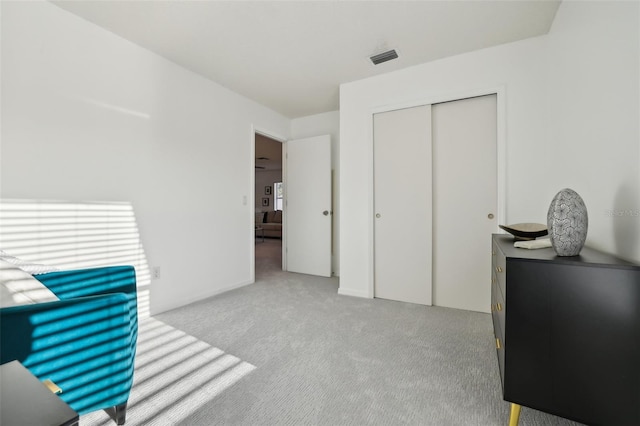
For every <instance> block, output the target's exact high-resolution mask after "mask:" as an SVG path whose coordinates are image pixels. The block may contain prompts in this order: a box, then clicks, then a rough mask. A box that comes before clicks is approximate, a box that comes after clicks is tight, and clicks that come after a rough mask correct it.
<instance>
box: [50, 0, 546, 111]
mask: <svg viewBox="0 0 640 426" xmlns="http://www.w3.org/2000/svg"><path fill="white" fill-rule="evenodd" d="M53 3H54V4H56V5H58V6H59V7H61V8H63V9H66V10H67V11H69V12H71V13H74V14H76V15H78V16H80V17H82V18H85V19H86V20H88V21H91V22H93V23H95V24H97V25H99V26H101V27H103V28H105V29H107V30H109V31H111V32H113V33H115V34H117V35H119V36H121V37H123V38H125V39H128V40H130V41H132V42H134V43H136V44H138V45H140V46H142V47H144V48H147V49H149V50H151V51H153V52H155V53H157V54H159V55H161V56H163V57H165V58H167V59H168V60H170V61H173V62H175V63H176V64H179V65H181V66H183V67H184V68H187V69H189V70H191V71H193V72H196V73H198V74H200V75H202V76H204V77H206V78H209V79H211V80H213V81H216V82H217V83H219V84H221V85H223V86H225V87H227V88H229V89H231V90H233V91H235V92H237V93H240V94H242V95H244V96H246V97H248V98H251V99H253V100H255V101H256V102H259V103H260V104H263V105H265V106H267V107H269V108H271V109H273V110H275V111H278V112H279V113H281V114H283V115H285V116H286V117H289V118H296V117H302V116H307V115H312V114H317V113H322V112H328V111H334V110H337V109H338V108H339V105H338V101H339V96H338V94H339V85H340V84H341V83H346V82H350V81H355V80H360V79H363V78H366V77H370V76H374V75H377V74H382V73H386V72H390V71H393V70H397V69H400V68H405V67H408V66H412V65H417V64H421V63H425V62H429V61H433V60H437V59H440V58H444V57H448V56H452V55H457V54H460V53H465V52H469V51H473V50H477V49H482V48H486V47H490V46H495V45H499V44H503V43H509V42H513V41H517V40H522V39H525V38H528V37H534V36H538V35H543V34H546V33H547V32H548V31H549V28H550V26H551V23H552V22H553V19H554V16H555V13H556V10H557V8H558V5H559V1H551V0H534V1H525V0H502V1H483V0H475V1H452V0H448V1H430V0H423V1H420V0H418V1H415V0H414V1H399V0H389V1H330V0H325V1H268V0H263V1H207V0H201V1H184V0H171V1H160V0H155V1H148V0H142V1H138V0H128V1H122V0H102V1H101V0H94V1H74V0H65V1H53ZM389 49H396V50H397V52H398V54H399V56H400V57H399V58H398V59H396V60H394V61H391V62H386V63H384V64H381V65H377V66H374V65H372V64H371V62H370V61H369V59H368V58H369V57H370V56H371V55H373V54H376V53H380V52H383V51H386V50H389Z"/></svg>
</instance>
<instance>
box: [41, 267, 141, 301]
mask: <svg viewBox="0 0 640 426" xmlns="http://www.w3.org/2000/svg"><path fill="white" fill-rule="evenodd" d="M34 278H36V279H37V280H38V281H40V282H41V283H43V284H44V285H45V286H47V288H48V289H49V290H51V291H52V292H53V293H54V294H55V295H56V296H58V297H59V298H60V299H73V298H76V297H82V296H95V295H98V294H111V293H127V294H129V295H131V294H134V295H135V294H136V272H135V269H134V268H133V266H106V267H100V268H91V269H77V270H71V271H56V272H48V273H46V274H40V275H34Z"/></svg>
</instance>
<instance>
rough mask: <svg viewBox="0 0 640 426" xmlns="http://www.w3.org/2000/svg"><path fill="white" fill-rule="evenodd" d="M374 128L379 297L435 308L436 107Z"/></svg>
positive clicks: (388, 115)
mask: <svg viewBox="0 0 640 426" xmlns="http://www.w3.org/2000/svg"><path fill="white" fill-rule="evenodd" d="M373 123H374V138H373V139H374V214H375V219H374V223H375V228H374V239H375V241H374V264H375V266H374V296H375V297H379V298H383V299H391V300H399V301H403V302H410V303H418V304H423V305H431V293H432V289H431V259H432V253H431V250H432V248H431V247H432V241H431V240H432V238H431V226H432V225H431V207H432V206H431V201H432V200H431V186H432V185H431V181H432V178H431V163H432V161H431V107H430V106H429V105H426V106H420V107H415V108H407V109H402V110H397V111H389V112H384V113H379V114H375V115H374V117H373Z"/></svg>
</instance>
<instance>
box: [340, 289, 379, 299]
mask: <svg viewBox="0 0 640 426" xmlns="http://www.w3.org/2000/svg"><path fill="white" fill-rule="evenodd" d="M338 294H339V295H341V296H353V297H362V298H365V299H371V297H370V296H369V295H368V294H367V293H366V292H363V291H358V290H352V289H348V288H342V287H340V288H338Z"/></svg>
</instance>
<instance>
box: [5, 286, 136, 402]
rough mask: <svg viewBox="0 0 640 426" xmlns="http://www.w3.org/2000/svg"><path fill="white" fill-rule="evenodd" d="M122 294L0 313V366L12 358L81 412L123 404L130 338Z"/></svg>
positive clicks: (130, 372)
mask: <svg viewBox="0 0 640 426" xmlns="http://www.w3.org/2000/svg"><path fill="white" fill-rule="evenodd" d="M133 326H134V325H133V322H132V320H131V316H130V308H129V298H128V297H127V295H126V294H123V293H117V294H107V295H101V296H90V297H80V298H76V299H71V300H60V301H55V302H48V303H38V304H33V305H22V306H12V307H8V308H3V309H0V344H1V346H0V348H1V350H0V358H1V359H0V362H1V363H5V362H9V361H12V360H14V359H17V360H18V361H20V362H21V363H22V364H23V365H24V366H25V367H26V368H28V369H29V370H30V371H31V372H32V373H33V374H34V375H35V376H36V377H38V378H39V379H40V380H44V379H51V380H53V381H54V382H55V383H56V384H57V385H58V386H60V387H61V388H62V390H63V393H62V394H61V395H60V397H61V398H62V399H63V400H64V401H65V402H67V404H69V405H70V406H71V407H72V408H73V409H74V410H76V411H77V412H79V413H81V414H82V413H85V412H89V411H93V410H96V409H102V408H106V407H109V406H115V405H118V404H122V403H124V402H126V401H127V399H128V397H129V392H130V389H131V384H132V381H133V364H134V355H135V340H134V339H135V334H134V333H133V330H132V327H133Z"/></svg>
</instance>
